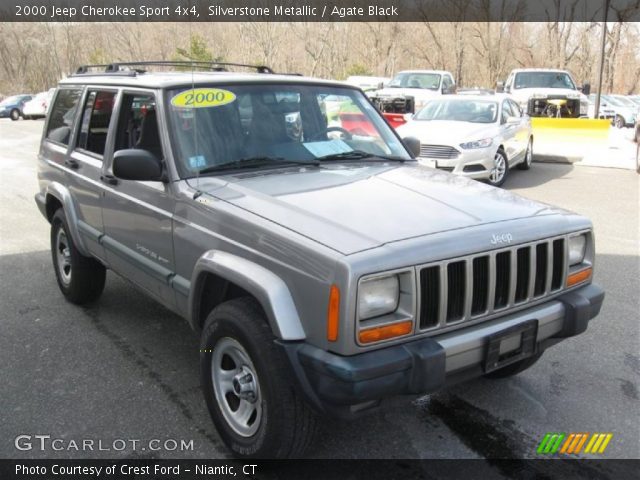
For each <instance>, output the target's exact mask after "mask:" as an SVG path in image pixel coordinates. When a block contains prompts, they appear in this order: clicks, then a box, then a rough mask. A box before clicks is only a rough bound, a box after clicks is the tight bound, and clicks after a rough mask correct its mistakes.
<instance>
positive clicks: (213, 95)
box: [171, 88, 236, 108]
mask: <svg viewBox="0 0 640 480" xmlns="http://www.w3.org/2000/svg"><path fill="white" fill-rule="evenodd" d="M235 99H236V94H235V93H233V92H230V91H229V90H223V89H221V88H193V89H191V90H185V91H184V92H181V93H179V94H177V95H175V96H174V97H173V98H172V99H171V105H173V106H174V107H179V108H210V107H220V106H222V105H227V104H229V103H231V102H233V101H235Z"/></svg>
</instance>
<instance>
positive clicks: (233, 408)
mask: <svg viewBox="0 0 640 480" xmlns="http://www.w3.org/2000/svg"><path fill="white" fill-rule="evenodd" d="M200 375H201V382H202V390H203V393H204V396H205V400H206V403H207V407H208V409H209V413H210V415H211V418H212V420H213V422H214V424H215V426H216V428H217V430H218V433H219V434H220V436H221V437H222V440H223V441H224V443H225V444H226V445H227V447H228V448H229V449H230V450H231V451H232V452H233V454H234V455H236V456H237V457H240V458H295V457H299V456H300V455H302V454H303V452H304V450H305V449H306V447H307V446H308V445H309V443H310V442H311V440H312V438H313V435H314V432H315V428H316V415H315V414H314V413H313V412H312V411H311V409H310V408H309V406H308V405H307V404H306V403H305V402H304V401H303V399H302V398H301V397H300V395H299V393H298V391H297V388H296V385H295V384H294V378H293V373H292V371H291V367H290V366H289V364H288V361H287V359H286V356H285V353H284V351H283V350H282V348H281V347H279V346H278V345H276V343H275V337H274V336H273V334H272V332H271V328H270V327H269V325H268V323H267V321H266V318H265V315H264V312H263V311H262V308H261V307H260V305H259V304H258V303H257V302H256V301H255V300H254V299H252V298H237V299H234V300H230V301H228V302H225V303H223V304H221V305H219V306H217V307H216V308H215V309H214V310H213V311H212V312H211V313H210V314H209V316H208V317H207V320H206V322H205V326H204V329H203V331H202V340H201V344H200Z"/></svg>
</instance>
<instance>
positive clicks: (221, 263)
mask: <svg viewBox="0 0 640 480" xmlns="http://www.w3.org/2000/svg"><path fill="white" fill-rule="evenodd" d="M204 273H213V274H215V275H217V276H219V277H221V278H224V279H225V280H227V281H229V282H232V283H234V284H236V285H238V286H239V287H241V288H243V289H244V290H246V291H247V292H249V293H250V294H252V295H253V296H254V297H255V298H256V299H257V300H258V302H259V303H260V304H261V305H262V308H263V309H264V311H265V314H266V315H267V319H268V321H269V325H270V326H271V330H272V331H273V333H274V335H275V336H276V337H278V338H280V339H282V340H304V339H305V333H304V329H303V328H302V323H301V322H300V317H299V316H298V311H297V309H296V306H295V304H294V303H293V298H291V293H290V292H289V288H288V287H287V285H286V284H285V283H284V281H283V280H282V279H281V278H280V277H278V276H277V275H275V274H274V273H273V272H271V271H269V270H267V269H266V268H264V267H262V266H260V265H258V264H256V263H254V262H251V261H249V260H246V259H244V258H242V257H238V256H236V255H233V254H230V253H227V252H223V251H220V250H209V251H207V252H206V253H204V255H202V256H201V257H200V258H199V259H198V261H197V262H196V265H195V268H194V270H193V275H192V277H191V288H190V291H189V309H190V315H189V317H190V321H191V325H192V326H194V327H196V326H197V321H198V319H197V318H196V317H197V314H196V306H197V302H198V301H199V300H198V298H196V295H199V294H200V291H201V286H200V285H199V283H198V282H201V281H204V277H205V275H203V274H204Z"/></svg>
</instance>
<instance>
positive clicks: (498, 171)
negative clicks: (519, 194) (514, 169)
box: [488, 148, 509, 187]
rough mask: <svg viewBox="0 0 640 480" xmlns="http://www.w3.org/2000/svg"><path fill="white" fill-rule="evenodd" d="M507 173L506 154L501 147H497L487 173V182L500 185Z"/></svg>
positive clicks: (496, 185) (495, 185)
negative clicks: (491, 165)
mask: <svg viewBox="0 0 640 480" xmlns="http://www.w3.org/2000/svg"><path fill="white" fill-rule="evenodd" d="M508 174H509V162H508V161H507V154H506V153H505V152H504V150H503V149H502V148H499V149H498V151H497V152H496V154H495V156H494V158H493V167H492V168H491V171H490V173H489V179H488V182H489V184H491V185H493V186H494V187H501V186H502V185H503V184H504V182H505V180H506V179H507V175H508Z"/></svg>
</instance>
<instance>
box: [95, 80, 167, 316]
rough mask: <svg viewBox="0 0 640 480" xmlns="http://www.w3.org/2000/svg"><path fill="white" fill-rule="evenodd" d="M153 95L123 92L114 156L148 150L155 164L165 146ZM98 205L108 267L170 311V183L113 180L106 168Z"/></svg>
mask: <svg viewBox="0 0 640 480" xmlns="http://www.w3.org/2000/svg"><path fill="white" fill-rule="evenodd" d="M156 113H157V105H156V98H155V96H154V94H153V92H148V91H137V92H127V91H124V92H123V94H122V96H121V100H120V104H119V109H118V113H117V117H118V118H117V122H118V123H117V126H116V129H115V139H114V146H113V149H112V150H111V152H110V154H109V156H110V159H111V158H112V157H113V152H115V151H118V150H124V149H144V150H148V151H150V152H151V153H153V154H154V155H156V156H157V157H158V158H159V159H162V158H163V147H162V144H161V143H162V142H161V137H160V129H159V124H158V117H157V115H156ZM103 180H104V183H105V186H106V189H105V194H104V198H103V202H102V217H103V221H104V230H105V238H104V240H103V244H104V247H105V252H106V255H107V260H108V262H109V265H110V266H111V268H113V269H114V270H115V271H117V272H119V273H120V274H122V275H123V276H125V277H126V278H128V279H130V280H132V281H133V282H134V283H136V284H137V285H139V286H141V287H142V288H144V289H145V290H147V291H148V292H149V293H151V294H152V295H153V296H155V297H156V298H158V299H159V300H160V301H161V302H162V303H164V304H165V305H166V306H168V307H169V308H173V307H174V305H175V295H174V293H173V290H172V289H171V286H170V283H169V282H170V280H171V276H172V275H173V273H174V272H175V264H174V257H173V236H172V219H173V211H174V205H175V202H174V199H173V196H172V194H171V192H170V187H169V184H168V183H164V182H158V181H152V182H144V181H133V180H122V179H119V178H115V177H114V176H113V174H112V170H111V161H109V163H108V165H106V166H105V170H104V174H103Z"/></svg>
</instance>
